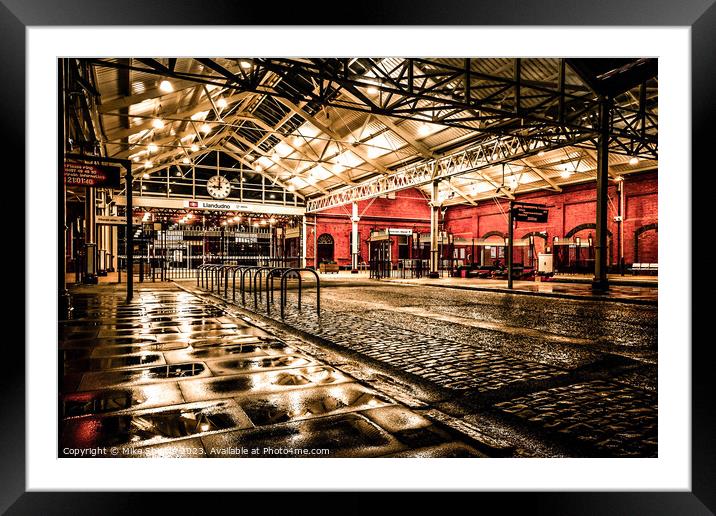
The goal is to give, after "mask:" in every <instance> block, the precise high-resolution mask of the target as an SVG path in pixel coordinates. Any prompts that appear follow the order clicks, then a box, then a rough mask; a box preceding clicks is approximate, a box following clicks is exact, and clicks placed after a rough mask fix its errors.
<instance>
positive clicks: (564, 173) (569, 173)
mask: <svg viewBox="0 0 716 516" xmlns="http://www.w3.org/2000/svg"><path fill="white" fill-rule="evenodd" d="M572 174H573V172H570V171H569V170H567V169H566V168H565V169H564V170H563V171H562V173H561V174H560V176H562V177H563V178H565V179H567V178H568V177H571V176H572Z"/></svg>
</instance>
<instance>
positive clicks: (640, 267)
mask: <svg viewBox="0 0 716 516" xmlns="http://www.w3.org/2000/svg"><path fill="white" fill-rule="evenodd" d="M629 272H631V273H632V275H633V276H635V275H637V274H659V264H658V263H633V264H632V265H631V267H630V268H629Z"/></svg>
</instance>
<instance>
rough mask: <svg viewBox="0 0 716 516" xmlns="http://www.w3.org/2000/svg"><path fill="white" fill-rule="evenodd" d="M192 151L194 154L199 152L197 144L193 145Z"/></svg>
mask: <svg viewBox="0 0 716 516" xmlns="http://www.w3.org/2000/svg"><path fill="white" fill-rule="evenodd" d="M190 149H191V151H192V152H196V151H198V150H199V146H198V145H197V144H196V143H192V145H191V147H190Z"/></svg>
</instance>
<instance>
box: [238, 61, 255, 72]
mask: <svg viewBox="0 0 716 516" xmlns="http://www.w3.org/2000/svg"><path fill="white" fill-rule="evenodd" d="M239 65H240V66H241V68H243V69H244V70H249V69H250V68H251V67H252V66H253V65H252V64H251V62H250V61H246V60H244V61H241V62H240V63H239Z"/></svg>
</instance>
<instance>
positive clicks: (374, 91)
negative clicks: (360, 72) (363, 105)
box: [365, 84, 378, 95]
mask: <svg viewBox="0 0 716 516" xmlns="http://www.w3.org/2000/svg"><path fill="white" fill-rule="evenodd" d="M365 91H366V93H368V95H377V94H378V88H377V87H375V86H373V85H372V84H371V85H370V86H368V87H367V88H366V90H365Z"/></svg>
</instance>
